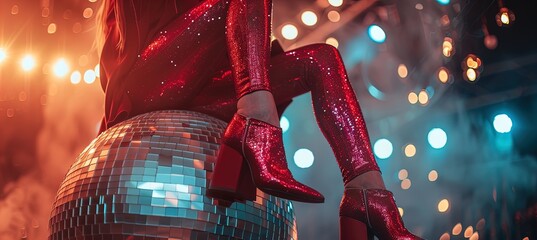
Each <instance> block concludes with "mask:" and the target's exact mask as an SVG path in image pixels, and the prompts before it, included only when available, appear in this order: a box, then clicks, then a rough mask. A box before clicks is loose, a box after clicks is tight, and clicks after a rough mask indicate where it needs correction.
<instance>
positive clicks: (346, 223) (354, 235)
mask: <svg viewBox="0 0 537 240" xmlns="http://www.w3.org/2000/svg"><path fill="white" fill-rule="evenodd" d="M373 237H374V236H373V234H372V233H371V232H368V229H367V226H366V225H365V223H363V222H360V221H358V220H355V219H352V218H350V217H345V216H339V239H340V240H373Z"/></svg>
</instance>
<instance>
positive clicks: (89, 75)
mask: <svg viewBox="0 0 537 240" xmlns="http://www.w3.org/2000/svg"><path fill="white" fill-rule="evenodd" d="M96 77H97V76H96V75H95V71H93V70H87V71H86V72H85V73H84V82H86V83H87V84H92V83H93V82H95V78H96Z"/></svg>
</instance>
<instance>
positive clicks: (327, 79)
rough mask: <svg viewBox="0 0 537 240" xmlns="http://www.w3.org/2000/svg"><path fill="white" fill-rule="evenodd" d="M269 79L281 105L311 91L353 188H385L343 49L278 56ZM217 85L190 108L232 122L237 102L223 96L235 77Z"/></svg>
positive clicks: (320, 121) (313, 49) (326, 47)
mask: <svg viewBox="0 0 537 240" xmlns="http://www.w3.org/2000/svg"><path fill="white" fill-rule="evenodd" d="M269 76H270V86H271V88H272V92H273V95H274V99H275V102H276V105H279V106H281V105H282V104H285V103H288V102H289V101H291V100H292V98H294V97H296V96H298V95H301V94H303V93H306V92H309V91H311V94H312V102H313V109H314V112H315V116H316V119H317V121H318V124H319V127H320V128H321V131H322V132H323V134H324V135H325V137H326V138H327V140H328V142H329V143H330V146H331V147H332V149H333V151H334V154H335V155H336V159H337V161H338V163H339V166H340V169H341V171H342V174H343V179H344V182H345V183H346V185H347V186H349V187H360V188H382V189H383V188H384V183H383V181H382V177H381V175H380V172H379V171H378V170H379V169H378V166H377V164H376V161H375V159H374V157H373V155H372V152H371V146H370V143H369V136H368V134H367V129H366V127H365V122H364V119H363V116H362V113H361V110H360V107H359V105H358V101H357V100H356V96H355V95H354V92H353V90H352V87H351V85H350V83H349V81H348V77H347V74H346V72H345V68H344V66H343V62H342V60H341V57H340V55H339V53H338V50H337V49H335V48H334V47H332V46H330V45H326V44H314V45H309V46H305V47H302V48H298V49H295V50H292V51H289V52H286V53H282V54H278V55H276V56H273V57H272V58H271V59H270V68H269ZM215 79H217V80H216V81H215V82H214V83H213V84H210V85H207V87H206V88H205V89H204V90H202V92H201V94H200V97H199V98H198V100H195V101H194V102H193V105H191V106H190V107H189V108H190V109H192V110H195V111H200V112H205V113H207V114H210V115H213V116H217V117H219V118H221V119H231V117H232V116H233V114H234V113H235V111H236V108H235V105H236V101H234V99H233V98H231V97H229V95H228V96H226V95H225V94H223V93H225V92H227V91H233V85H232V84H233V82H232V79H231V78H230V74H229V72H224V74H223V76H222V77H220V78H215ZM203 96H207V97H203ZM208 97H209V98H210V97H213V98H212V99H210V100H209V99H208Z"/></svg>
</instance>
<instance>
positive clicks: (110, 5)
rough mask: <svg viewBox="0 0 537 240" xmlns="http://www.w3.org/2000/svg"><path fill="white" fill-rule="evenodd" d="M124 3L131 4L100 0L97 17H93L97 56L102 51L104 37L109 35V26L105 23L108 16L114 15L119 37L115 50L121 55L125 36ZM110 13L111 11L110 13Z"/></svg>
mask: <svg viewBox="0 0 537 240" xmlns="http://www.w3.org/2000/svg"><path fill="white" fill-rule="evenodd" d="M125 2H131V1H127V0H101V6H100V8H99V11H98V12H97V15H96V16H95V20H96V30H97V33H96V40H95V48H96V49H97V52H98V54H99V55H100V54H101V51H102V50H103V47H104V44H105V41H106V37H107V35H108V34H109V31H110V29H109V26H108V23H107V20H108V16H109V14H114V18H115V23H114V24H115V25H116V28H115V29H116V31H117V34H118V35H119V39H118V42H117V45H116V47H117V49H118V51H119V53H122V52H123V50H124V49H125V35H126V24H127V21H125ZM110 11H113V13H111V12H110Z"/></svg>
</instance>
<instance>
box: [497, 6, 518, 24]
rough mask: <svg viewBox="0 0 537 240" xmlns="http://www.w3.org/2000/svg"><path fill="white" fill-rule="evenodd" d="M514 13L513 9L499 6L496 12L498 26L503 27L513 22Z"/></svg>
mask: <svg viewBox="0 0 537 240" xmlns="http://www.w3.org/2000/svg"><path fill="white" fill-rule="evenodd" d="M515 19H516V18H515V14H514V13H513V11H511V10H509V9H508V8H506V7H502V8H500V11H499V12H498V14H496V24H498V26H500V27H505V26H509V25H511V24H513V22H514V21H515Z"/></svg>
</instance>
